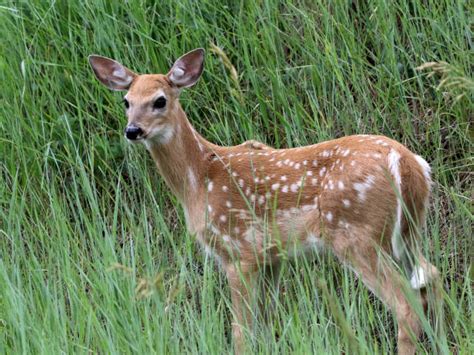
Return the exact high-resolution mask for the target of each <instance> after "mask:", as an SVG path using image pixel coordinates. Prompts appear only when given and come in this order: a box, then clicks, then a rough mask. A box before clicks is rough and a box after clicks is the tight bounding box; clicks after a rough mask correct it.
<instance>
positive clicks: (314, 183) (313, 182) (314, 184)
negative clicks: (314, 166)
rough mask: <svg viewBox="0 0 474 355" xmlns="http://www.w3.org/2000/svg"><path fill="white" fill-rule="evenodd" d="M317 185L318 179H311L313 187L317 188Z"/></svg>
mask: <svg viewBox="0 0 474 355" xmlns="http://www.w3.org/2000/svg"><path fill="white" fill-rule="evenodd" d="M317 183H318V179H316V178H312V179H311V185H313V186H316V184H317Z"/></svg>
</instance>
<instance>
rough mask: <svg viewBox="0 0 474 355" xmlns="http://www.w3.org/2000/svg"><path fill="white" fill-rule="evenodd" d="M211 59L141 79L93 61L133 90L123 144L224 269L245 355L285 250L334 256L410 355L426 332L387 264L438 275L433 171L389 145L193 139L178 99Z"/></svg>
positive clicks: (113, 82) (112, 80)
mask: <svg viewBox="0 0 474 355" xmlns="http://www.w3.org/2000/svg"><path fill="white" fill-rule="evenodd" d="M203 60H204V51H203V50H201V49H198V50H195V51H192V52H189V53H188V54H186V55H184V56H183V57H181V58H180V59H178V60H177V61H176V63H175V64H174V65H173V67H172V69H171V70H170V72H169V73H168V74H167V75H160V74H157V75H137V74H135V73H133V72H132V71H131V70H129V69H127V68H125V67H123V66H122V65H121V64H119V63H117V62H115V61H113V60H110V59H107V58H103V57H97V56H91V57H90V62H91V65H92V67H93V68H94V72H95V73H96V75H97V76H98V78H99V79H100V80H101V82H103V83H104V84H105V85H107V86H109V87H110V88H111V89H114V90H128V92H127V94H126V95H125V99H124V100H125V101H124V102H125V106H126V110H127V116H128V126H127V129H126V131H125V132H126V133H125V134H126V136H127V138H128V139H130V140H131V141H134V142H137V141H140V142H143V143H144V144H145V145H146V147H147V149H148V150H149V151H150V153H151V155H152V156H153V159H154V160H155V162H156V165H157V167H158V169H159V171H160V173H161V175H162V176H163V178H164V179H165V181H166V182H167V184H168V186H169V187H170V188H171V189H172V191H173V192H174V193H175V194H176V196H177V197H178V198H179V200H180V202H181V203H182V204H183V208H184V211H185V213H186V221H187V225H188V228H189V230H190V231H191V232H192V233H193V234H194V235H196V238H197V240H198V242H199V243H200V244H201V245H202V246H203V247H204V249H205V250H206V251H208V252H209V253H211V254H212V255H214V256H215V257H216V259H218V261H219V263H220V265H221V266H222V268H223V270H224V271H225V272H226V274H227V276H228V279H229V284H230V287H231V290H232V302H233V311H234V314H235V317H236V319H235V322H234V324H233V334H234V341H235V344H236V349H237V350H238V351H239V352H241V351H242V350H243V339H242V327H243V326H245V325H246V324H247V323H246V320H247V317H248V312H247V308H246V307H245V305H244V303H246V301H247V299H248V298H249V297H250V295H251V292H250V291H249V290H251V289H253V283H254V282H255V276H256V275H257V273H258V272H260V270H261V266H262V265H263V266H265V265H277V264H278V263H279V261H280V258H281V256H282V255H283V254H285V253H286V254H289V255H301V254H302V253H304V252H306V251H310V250H314V249H319V248H327V249H330V250H332V251H333V253H334V254H335V255H336V257H337V258H338V259H339V260H340V261H341V262H343V263H344V264H346V265H348V266H349V267H350V268H351V269H353V270H354V271H355V272H356V273H357V274H358V276H359V277H360V278H361V279H362V280H363V281H364V283H365V284H366V285H367V286H368V287H369V288H370V289H371V290H372V291H373V292H374V293H375V294H376V295H378V296H379V297H380V298H381V299H382V300H383V301H384V302H385V303H386V304H387V305H388V306H390V307H391V308H392V309H393V310H394V312H395V314H396V316H397V320H398V324H399V335H398V349H399V353H403V354H413V353H414V351H415V341H414V339H413V338H411V337H410V332H413V333H414V334H415V335H418V334H419V332H420V323H419V319H418V317H417V316H416V314H415V312H414V311H413V310H412V307H411V306H410V304H409V302H408V300H407V298H406V295H405V293H404V292H403V291H402V290H403V287H401V286H402V279H401V278H400V275H399V273H398V272H397V271H396V270H395V268H393V267H392V265H391V264H390V263H388V262H381V258H382V256H383V255H388V256H392V257H393V258H394V259H395V260H396V261H397V262H400V263H402V262H405V261H406V260H417V261H418V262H417V264H413V262H409V263H408V264H407V265H408V270H409V272H411V278H410V283H411V286H412V287H413V288H414V289H420V288H423V287H425V286H426V284H427V283H428V282H430V281H431V280H432V279H434V278H435V277H436V276H437V270H436V268H435V267H434V266H432V265H431V264H429V263H428V262H427V261H426V260H424V259H423V258H422V257H421V256H420V255H419V254H418V253H417V252H416V247H415V237H416V236H418V235H419V232H418V230H419V227H420V226H421V224H422V223H423V219H424V213H425V209H426V204H427V201H428V196H429V189H430V169H429V165H428V164H427V163H426V162H425V161H424V160H423V159H422V158H421V157H419V156H416V155H414V154H413V153H411V152H410V151H409V150H408V149H407V148H405V147H404V146H403V145H401V144H399V143H397V142H395V141H393V140H391V139H389V138H387V137H383V136H372V135H357V136H349V137H343V138H340V139H336V140H332V141H327V142H322V143H319V144H316V145H312V146H306V147H301V148H293V149H273V148H271V147H268V146H265V145H264V144H262V143H259V142H255V141H248V142H245V143H243V144H241V145H238V146H233V147H220V146H217V145H214V144H212V143H210V142H208V141H207V140H205V139H204V138H203V137H201V136H200V135H199V134H198V133H196V131H195V130H194V129H193V127H192V126H191V125H190V123H189V121H188V119H187V117H186V114H185V113H184V111H183V110H182V108H181V106H180V104H179V101H178V96H179V93H180V90H181V89H182V88H184V87H188V86H192V85H193V84H194V83H196V81H197V80H198V79H199V76H200V75H201V72H202V69H203ZM420 297H424V296H420ZM421 301H422V303H423V304H424V303H425V300H424V299H422V300H421Z"/></svg>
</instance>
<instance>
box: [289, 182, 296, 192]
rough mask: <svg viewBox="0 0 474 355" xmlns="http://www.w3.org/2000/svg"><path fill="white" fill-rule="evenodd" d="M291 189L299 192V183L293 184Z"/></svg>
mask: <svg viewBox="0 0 474 355" xmlns="http://www.w3.org/2000/svg"><path fill="white" fill-rule="evenodd" d="M290 190H291V192H297V191H298V185H297V184H291V186H290Z"/></svg>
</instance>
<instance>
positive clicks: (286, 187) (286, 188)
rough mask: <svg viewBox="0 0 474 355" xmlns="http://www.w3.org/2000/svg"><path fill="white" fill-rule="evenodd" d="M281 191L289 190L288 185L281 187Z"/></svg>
mask: <svg viewBox="0 0 474 355" xmlns="http://www.w3.org/2000/svg"><path fill="white" fill-rule="evenodd" d="M281 192H285V193H286V192H288V185H285V186H283V187H282V188H281Z"/></svg>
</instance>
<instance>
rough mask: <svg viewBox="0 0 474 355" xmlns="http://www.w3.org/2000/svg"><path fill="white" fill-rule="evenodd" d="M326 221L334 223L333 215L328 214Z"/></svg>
mask: <svg viewBox="0 0 474 355" xmlns="http://www.w3.org/2000/svg"><path fill="white" fill-rule="evenodd" d="M326 219H327V220H328V222H332V213H331V212H328V213H326Z"/></svg>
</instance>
